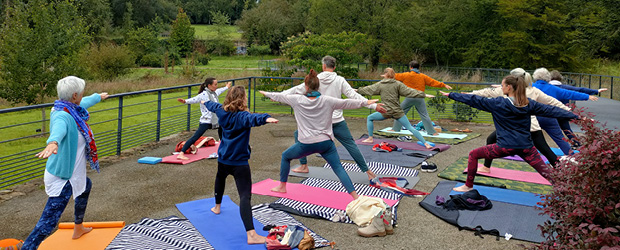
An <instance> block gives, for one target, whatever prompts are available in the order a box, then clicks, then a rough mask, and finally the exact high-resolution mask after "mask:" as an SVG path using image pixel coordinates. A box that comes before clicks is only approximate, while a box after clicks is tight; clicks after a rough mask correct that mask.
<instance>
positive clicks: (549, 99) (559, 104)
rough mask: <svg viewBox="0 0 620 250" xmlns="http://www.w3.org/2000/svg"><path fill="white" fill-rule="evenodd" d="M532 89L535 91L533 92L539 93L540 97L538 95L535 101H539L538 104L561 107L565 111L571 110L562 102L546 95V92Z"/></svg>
mask: <svg viewBox="0 0 620 250" xmlns="http://www.w3.org/2000/svg"><path fill="white" fill-rule="evenodd" d="M532 89H533V91H535V92H537V93H538V95H537V96H538V97H537V98H536V100H534V101H537V102H539V103H542V104H547V105H552V106H556V107H559V108H561V109H564V110H570V108H569V107H567V106H566V105H564V104H563V103H562V102H560V101H558V99H555V98H553V97H551V96H549V95H547V94H545V92H542V90H540V89H537V88H532Z"/></svg>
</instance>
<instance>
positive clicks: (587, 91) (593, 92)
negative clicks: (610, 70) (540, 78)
mask: <svg viewBox="0 0 620 250" xmlns="http://www.w3.org/2000/svg"><path fill="white" fill-rule="evenodd" d="M555 86H556V87H558V88H562V89H566V90H572V91H577V92H580V93H584V94H587V95H598V93H599V92H602V91H599V90H598V89H589V88H581V87H575V86H570V85H566V84H561V85H555ZM605 90H607V89H604V90H603V91H605Z"/></svg>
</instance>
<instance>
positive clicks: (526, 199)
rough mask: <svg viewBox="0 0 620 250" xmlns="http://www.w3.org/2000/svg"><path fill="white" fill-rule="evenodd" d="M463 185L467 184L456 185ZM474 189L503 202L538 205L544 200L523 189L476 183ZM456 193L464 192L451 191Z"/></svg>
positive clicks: (491, 198)
mask: <svg viewBox="0 0 620 250" xmlns="http://www.w3.org/2000/svg"><path fill="white" fill-rule="evenodd" d="M462 185H465V184H463V183H457V184H456V185H455V187H458V186H462ZM474 189H476V190H478V193H480V194H481V195H484V196H486V197H487V198H488V199H489V200H492V201H501V202H506V203H512V204H517V205H524V206H530V207H533V206H538V205H536V203H537V202H541V201H542V199H541V197H538V196H536V194H534V193H528V192H522V191H517V190H511V189H505V188H496V187H488V186H481V185H474ZM456 194H463V193H462V192H456V191H454V190H452V191H450V195H456ZM446 198H448V197H446ZM538 207H540V206H538Z"/></svg>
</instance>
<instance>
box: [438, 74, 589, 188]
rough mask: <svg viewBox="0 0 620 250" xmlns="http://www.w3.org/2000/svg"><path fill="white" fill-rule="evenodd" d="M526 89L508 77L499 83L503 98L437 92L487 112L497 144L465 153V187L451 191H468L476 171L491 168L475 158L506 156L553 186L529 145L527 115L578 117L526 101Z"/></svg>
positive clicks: (540, 161) (522, 83) (520, 78)
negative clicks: (522, 162) (515, 158)
mask: <svg viewBox="0 0 620 250" xmlns="http://www.w3.org/2000/svg"><path fill="white" fill-rule="evenodd" d="M526 87H527V85H526V83H525V80H524V79H523V77H515V76H513V75H508V76H506V77H505V78H504V79H503V80H502V86H501V88H502V91H503V93H504V94H505V95H507V97H496V98H485V97H481V96H476V95H470V94H460V93H445V92H441V94H442V95H444V96H447V97H449V98H450V99H453V100H455V101H458V102H462V103H465V104H467V105H469V106H472V107H474V108H477V109H480V110H483V111H487V112H490V113H491V114H492V115H493V122H494V123H495V128H496V129H497V143H495V144H490V145H486V146H483V147H480V148H476V149H474V150H472V151H471V152H469V159H468V162H467V181H466V182H465V185H463V186H460V187H456V188H454V191H457V192H467V191H469V190H472V189H473V186H474V178H475V177H476V173H477V172H487V173H489V172H491V169H490V168H488V167H485V166H481V167H479V168H478V159H480V158H486V159H493V158H499V157H505V156H510V155H518V156H520V157H521V158H523V160H525V161H526V162H527V163H528V164H530V166H532V167H534V169H536V171H538V173H540V174H541V175H542V176H543V177H544V178H545V179H547V180H549V182H551V183H553V181H552V180H551V177H550V175H549V168H548V167H547V164H545V162H544V161H543V160H542V158H541V157H540V154H538V150H536V147H535V146H534V145H533V144H532V139H531V135H530V127H531V124H530V121H531V116H532V115H537V116H548V117H554V118H562V119H577V118H578V117H577V115H575V114H573V113H571V112H569V111H566V110H563V109H561V108H558V107H554V106H549V105H545V104H540V103H538V102H536V101H533V100H529V99H528V98H527V97H526V95H525V92H526V90H525V89H526Z"/></svg>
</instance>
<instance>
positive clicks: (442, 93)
mask: <svg viewBox="0 0 620 250" xmlns="http://www.w3.org/2000/svg"><path fill="white" fill-rule="evenodd" d="M439 93H440V94H441V95H442V96H448V95H450V93H447V92H443V91H439Z"/></svg>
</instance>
